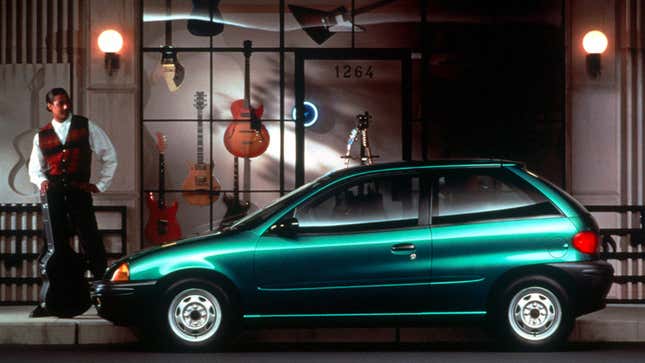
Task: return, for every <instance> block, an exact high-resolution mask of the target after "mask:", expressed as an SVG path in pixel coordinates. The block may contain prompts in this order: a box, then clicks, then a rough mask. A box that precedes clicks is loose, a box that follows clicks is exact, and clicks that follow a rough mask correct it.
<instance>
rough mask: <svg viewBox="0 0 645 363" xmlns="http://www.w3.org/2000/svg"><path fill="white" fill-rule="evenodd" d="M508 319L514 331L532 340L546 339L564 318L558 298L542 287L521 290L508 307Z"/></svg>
mask: <svg viewBox="0 0 645 363" xmlns="http://www.w3.org/2000/svg"><path fill="white" fill-rule="evenodd" d="M508 319H509V322H510V324H511V328H512V329H513V332H514V333H515V334H517V335H519V336H520V337H522V338H524V339H527V340H530V341H540V340H544V339H546V338H548V337H550V336H551V335H553V334H554V333H555V332H556V331H557V330H558V328H559V327H560V323H561V320H562V309H561V307H560V302H559V301H558V298H557V297H556V296H555V295H554V294H553V293H552V292H551V291H549V290H547V289H545V288H542V287H529V288H526V289H523V290H521V291H519V292H518V293H517V294H515V296H513V299H511V303H510V305H509V307H508Z"/></svg>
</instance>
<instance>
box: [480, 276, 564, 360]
mask: <svg viewBox="0 0 645 363" xmlns="http://www.w3.org/2000/svg"><path fill="white" fill-rule="evenodd" d="M574 320H575V319H574V317H573V314H572V312H571V300H570V298H569V296H568V294H567V293H566V291H565V290H564V288H562V285H560V284H559V283H558V282H557V281H555V280H553V279H551V278H548V277H545V276H527V277H524V278H521V279H518V280H515V281H513V282H512V283H511V284H510V285H508V287H506V288H505V289H504V290H503V292H502V294H501V295H500V296H499V298H498V299H497V301H496V303H495V306H494V311H493V314H492V319H491V321H490V323H491V325H492V326H493V327H495V330H496V332H497V334H498V336H499V337H500V338H501V341H502V342H503V343H504V344H505V346H506V348H510V349H512V350H518V349H521V350H553V349H557V348H559V347H561V346H562V345H563V344H564V343H565V342H566V340H567V338H568V336H569V334H570V333H571V329H572V328H573V322H574Z"/></svg>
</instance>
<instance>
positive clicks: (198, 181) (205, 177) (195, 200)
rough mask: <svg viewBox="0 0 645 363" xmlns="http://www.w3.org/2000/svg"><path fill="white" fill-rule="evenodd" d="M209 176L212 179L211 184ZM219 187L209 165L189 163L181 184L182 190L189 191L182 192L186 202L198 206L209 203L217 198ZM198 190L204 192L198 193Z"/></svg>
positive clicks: (220, 187)
mask: <svg viewBox="0 0 645 363" xmlns="http://www.w3.org/2000/svg"><path fill="white" fill-rule="evenodd" d="M211 178H212V181H213V185H212V186H211ZM220 189H222V186H221V185H220V183H219V182H218V180H217V178H216V177H215V176H213V175H212V174H211V168H210V166H209V165H207V164H197V163H192V164H191V165H190V168H189V169H188V176H186V179H184V184H183V190H185V191H189V192H184V193H183V196H184V199H185V200H186V201H187V202H188V203H190V204H192V205H200V206H205V205H209V204H211V203H212V202H215V201H216V200H218V199H219V190H220ZM190 191H193V192H190ZM195 191H197V192H195ZM199 191H204V192H202V193H199ZM209 191H210V192H209ZM211 192H215V193H211ZM211 194H212V198H211Z"/></svg>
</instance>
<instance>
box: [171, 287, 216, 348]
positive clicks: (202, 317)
mask: <svg viewBox="0 0 645 363" xmlns="http://www.w3.org/2000/svg"><path fill="white" fill-rule="evenodd" d="M168 322H169V323H170V328H171V329H172V331H173V333H174V334H175V335H176V336H177V337H178V338H180V339H182V340H185V341H187V342H194V343H196V342H202V341H205V340H207V339H209V338H210V337H212V336H213V335H214V334H215V333H216V332H217V330H218V329H219V327H220V325H221V323H222V309H221V307H220V304H219V302H218V301H217V298H216V297H215V296H213V294H211V293H210V292H208V291H206V290H202V289H188V290H184V291H182V292H181V293H179V294H177V296H175V298H174V299H173V300H172V302H171V303H170V307H169V309H168Z"/></svg>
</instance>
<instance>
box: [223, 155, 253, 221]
mask: <svg viewBox="0 0 645 363" xmlns="http://www.w3.org/2000/svg"><path fill="white" fill-rule="evenodd" d="M239 184H240V182H239V158H238V157H237V156H236V157H235V159H234V160H233V194H230V193H225V194H224V198H223V200H224V204H226V213H225V214H224V217H223V218H222V221H221V222H220V225H219V228H220V229H223V228H226V227H228V226H230V225H231V224H233V222H235V221H236V220H238V219H240V218H242V217H244V216H245V215H246V213H247V212H248V211H249V208H250V207H251V203H250V202H248V201H245V200H241V199H240V186H239Z"/></svg>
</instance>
